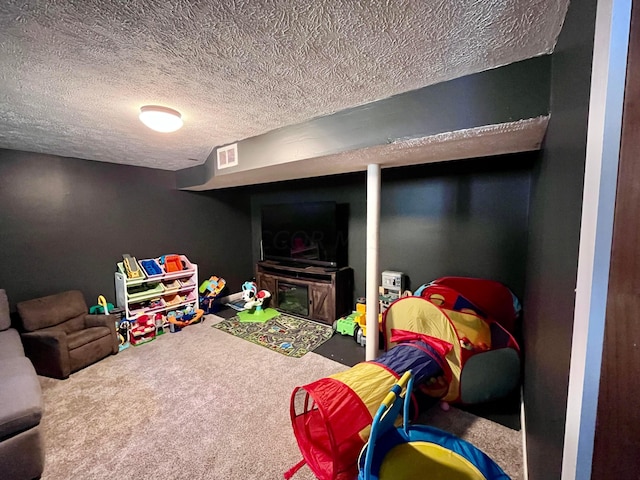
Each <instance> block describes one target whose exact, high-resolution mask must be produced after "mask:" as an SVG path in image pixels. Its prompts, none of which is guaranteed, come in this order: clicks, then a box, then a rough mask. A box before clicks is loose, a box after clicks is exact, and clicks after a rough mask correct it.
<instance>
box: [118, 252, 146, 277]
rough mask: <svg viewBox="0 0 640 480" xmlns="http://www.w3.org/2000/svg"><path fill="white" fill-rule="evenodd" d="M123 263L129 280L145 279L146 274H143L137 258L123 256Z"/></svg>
mask: <svg viewBox="0 0 640 480" xmlns="http://www.w3.org/2000/svg"><path fill="white" fill-rule="evenodd" d="M122 263H123V265H124V269H125V272H126V274H127V278H144V274H143V273H142V270H141V269H140V265H138V262H137V261H136V258H135V257H132V256H131V255H129V254H128V253H125V254H124V255H122Z"/></svg>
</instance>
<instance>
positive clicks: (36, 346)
mask: <svg viewBox="0 0 640 480" xmlns="http://www.w3.org/2000/svg"><path fill="white" fill-rule="evenodd" d="M20 336H21V337H22V344H23V346H24V352H25V355H26V356H27V357H28V358H29V360H31V363H33V366H34V368H35V369H36V372H37V373H38V375H45V376H47V377H54V378H67V377H68V376H69V374H70V373H71V364H70V362H69V347H68V345H67V334H66V333H65V332H64V331H62V330H59V331H55V330H47V331H42V332H27V333H22V334H20Z"/></svg>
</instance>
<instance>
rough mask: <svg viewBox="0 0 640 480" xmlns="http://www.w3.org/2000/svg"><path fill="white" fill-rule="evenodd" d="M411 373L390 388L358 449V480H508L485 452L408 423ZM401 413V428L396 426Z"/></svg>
mask: <svg viewBox="0 0 640 480" xmlns="http://www.w3.org/2000/svg"><path fill="white" fill-rule="evenodd" d="M413 381H414V378H413V375H412V372H411V370H409V371H407V372H405V374H404V375H403V376H402V378H400V380H399V381H398V382H397V383H396V384H395V385H394V386H393V387H392V388H391V391H390V392H389V394H388V395H387V396H386V397H385V399H384V400H383V402H382V404H381V405H380V408H378V411H377V413H376V415H375V418H374V419H373V424H372V427H371V435H370V437H369V443H368V444H367V445H366V446H365V447H364V448H363V449H362V452H361V453H360V458H359V460H358V466H359V470H360V473H359V475H358V480H414V479H417V478H427V477H428V478H446V479H451V480H509V477H508V476H507V475H506V474H505V473H504V471H503V470H502V469H501V468H500V467H499V466H498V465H497V464H496V463H495V462H494V461H493V460H491V458H489V457H488V456H487V455H486V454H485V453H484V452H482V451H481V450H479V449H478V448H476V447H475V446H474V445H472V444H470V443H469V442H466V441H464V440H462V439H460V438H458V437H456V436H455V435H452V434H450V433H447V432H444V431H442V430H439V429H437V428H433V427H429V426H426V425H410V424H409V418H410V415H409V406H410V402H409V398H410V392H411V391H412V388H413ZM401 409H402V411H403V415H402V426H401V427H398V428H396V426H395V423H394V422H395V421H396V419H397V418H398V415H399V414H400V410H401Z"/></svg>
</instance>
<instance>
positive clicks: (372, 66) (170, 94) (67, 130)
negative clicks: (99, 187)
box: [0, 0, 568, 170]
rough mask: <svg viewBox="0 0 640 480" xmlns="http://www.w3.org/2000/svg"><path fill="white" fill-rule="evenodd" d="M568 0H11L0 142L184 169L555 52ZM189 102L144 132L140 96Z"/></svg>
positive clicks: (2, 19) (0, 17)
mask: <svg viewBox="0 0 640 480" xmlns="http://www.w3.org/2000/svg"><path fill="white" fill-rule="evenodd" d="M567 5H568V0H511V1H507V0H457V1H448V0H438V1H428V2H427V1H418V0H393V1H392V0H358V1H355V0H354V1H347V0H343V1H335V0H322V1H315V2H309V3H308V4H306V2H291V1H288V0H260V1H256V0H244V1H242V0H235V1H220V2H214V1H211V2H193V1H188V0H174V1H166V0H136V1H122V0H82V1H77V2H69V1H67V0H51V1H36V0H31V1H26V0H20V1H18V0H8V1H7V0H5V1H3V2H2V4H1V5H0V65H2V68H1V69H0V148H11V149H19V150H26V151H36V152H44V153H50V154H55V155H61V156H69V157H79V158H85V159H90V160H99V161H106V162H115V163H124V164H131V165H138V166H147V167H154V168H162V169H167V170H177V169H181V168H186V167H191V166H194V165H196V164H199V163H203V162H204V161H205V160H206V158H207V156H208V154H209V153H210V152H211V150H212V149H213V148H214V147H216V146H220V145H224V144H227V143H231V142H234V141H238V140H242V139H244V138H248V137H251V136H254V135H258V134H261V133H265V132H267V131H270V130H273V129H276V128H279V127H283V126H286V125H291V124H295V123H299V122H302V121H305V120H308V119H311V118H314V117H317V116H321V115H326V114H329V113H333V112H336V111H339V110H342V109H345V108H348V107H354V106H357V105H362V104H366V103H369V102H372V101H375V100H379V99H383V98H387V97H390V96H392V95H395V94H398V93H402V92H405V91H409V90H414V89H417V88H421V87H424V86H427V85H430V84H434V83H438V82H442V81H445V80H450V79H453V78H457V77H461V76H464V75H467V74H471V73H476V72H480V71H484V70H487V69H491V68H495V67H498V66H501V65H506V64H509V63H512V62H516V61H520V60H523V59H527V58H531V57H533V56H537V55H541V54H546V53H550V52H551V51H552V50H553V48H554V45H555V41H556V39H557V36H558V34H559V32H560V29H561V27H562V21H563V19H564V15H565V13H566V9H567ZM145 104H162V105H167V106H170V107H172V108H176V109H177V110H179V111H181V112H182V114H183V119H184V121H185V126H184V127H183V128H182V129H181V130H179V131H178V132H176V133H173V134H169V135H167V134H160V133H155V132H152V131H150V130H148V129H147V128H146V127H144V126H143V125H142V123H140V122H139V120H138V118H137V114H138V110H139V108H140V106H142V105H145Z"/></svg>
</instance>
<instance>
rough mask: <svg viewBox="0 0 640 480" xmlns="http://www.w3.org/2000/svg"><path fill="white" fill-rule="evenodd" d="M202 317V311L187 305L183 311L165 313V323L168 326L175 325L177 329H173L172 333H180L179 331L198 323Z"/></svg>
mask: <svg viewBox="0 0 640 480" xmlns="http://www.w3.org/2000/svg"><path fill="white" fill-rule="evenodd" d="M203 315H204V310H202V309H197V310H196V309H194V308H193V307H192V306H191V305H188V306H187V307H185V308H184V309H183V310H172V311H171V312H168V313H167V321H168V322H169V323H170V324H173V325H176V326H177V327H179V328H178V329H176V328H175V327H174V328H173V330H171V331H172V332H176V331H180V329H182V328H184V327H187V326H189V325H191V324H193V323H198V322H199V321H200V320H201V319H202V316H203Z"/></svg>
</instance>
